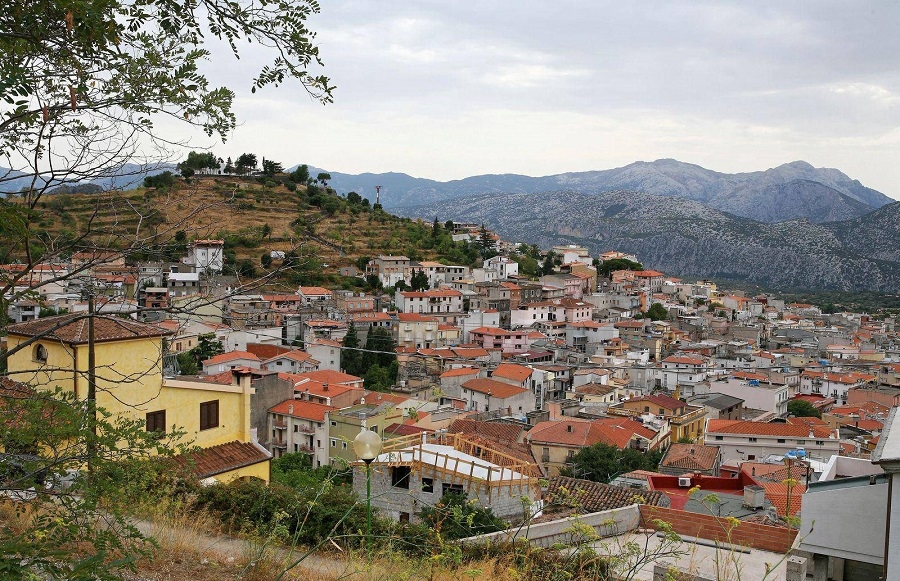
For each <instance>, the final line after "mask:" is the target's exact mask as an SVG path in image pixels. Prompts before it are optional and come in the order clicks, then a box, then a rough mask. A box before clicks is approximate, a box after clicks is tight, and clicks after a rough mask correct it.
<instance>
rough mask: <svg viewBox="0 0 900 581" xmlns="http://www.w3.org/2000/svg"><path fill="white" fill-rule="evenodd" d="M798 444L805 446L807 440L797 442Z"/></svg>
mask: <svg viewBox="0 0 900 581" xmlns="http://www.w3.org/2000/svg"><path fill="white" fill-rule="evenodd" d="M797 444H799V445H801V446H803V445H804V444H806V440H797Z"/></svg>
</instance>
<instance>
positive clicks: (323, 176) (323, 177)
mask: <svg viewBox="0 0 900 581" xmlns="http://www.w3.org/2000/svg"><path fill="white" fill-rule="evenodd" d="M316 180H317V181H318V182H319V183H320V184H322V187H324V188H327V187H328V182H329V181H331V174H330V173H328V172H324V171H323V172H320V173H319V175H317V176H316Z"/></svg>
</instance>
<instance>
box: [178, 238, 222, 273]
mask: <svg viewBox="0 0 900 581" xmlns="http://www.w3.org/2000/svg"><path fill="white" fill-rule="evenodd" d="M224 248H225V241H224V240H194V241H193V242H191V243H190V244H188V255H187V257H185V258H184V259H182V262H184V264H189V265H191V266H192V267H193V270H194V272H209V273H214V272H216V273H218V272H222V265H223V264H224V256H223V252H222V251H223V249H224Z"/></svg>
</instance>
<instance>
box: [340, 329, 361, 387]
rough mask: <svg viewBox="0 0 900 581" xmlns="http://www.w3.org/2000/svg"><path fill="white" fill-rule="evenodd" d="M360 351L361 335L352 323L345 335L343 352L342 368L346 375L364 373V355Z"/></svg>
mask: <svg viewBox="0 0 900 581" xmlns="http://www.w3.org/2000/svg"><path fill="white" fill-rule="evenodd" d="M358 349H359V335H358V333H357V332H356V325H354V324H353V323H352V322H351V323H350V325H349V328H348V329H347V334H346V335H344V348H343V349H342V350H341V367H343V368H344V372H345V373H349V374H350V375H357V376H358V375H360V374H361V373H362V353H361V352H360V351H358Z"/></svg>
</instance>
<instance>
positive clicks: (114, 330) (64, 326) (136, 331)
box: [6, 313, 172, 344]
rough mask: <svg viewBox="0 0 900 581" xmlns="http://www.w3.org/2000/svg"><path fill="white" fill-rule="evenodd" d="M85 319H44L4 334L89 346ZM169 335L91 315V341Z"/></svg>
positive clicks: (70, 316) (78, 316)
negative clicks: (92, 327)
mask: <svg viewBox="0 0 900 581" xmlns="http://www.w3.org/2000/svg"><path fill="white" fill-rule="evenodd" d="M88 318H89V317H88V316H87V315H86V314H84V313H72V314H68V315H60V316H58V317H44V318H43V319H35V320H33V321H27V322H25V323H18V324H16V325H10V326H9V327H7V329H6V330H7V333H8V334H10V335H20V336H24V337H34V336H36V335H44V336H45V337H46V338H47V339H49V340H53V341H61V342H63V343H71V344H83V343H87V342H88ZM171 334H172V333H171V331H168V330H166V329H163V328H162V327H158V326H156V325H148V324H147V323H139V322H137V321H131V320H127V319H120V318H118V317H110V316H106V315H94V340H95V341H98V342H99V341H123V340H127V339H142V338H147V337H164V336H166V335H171Z"/></svg>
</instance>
